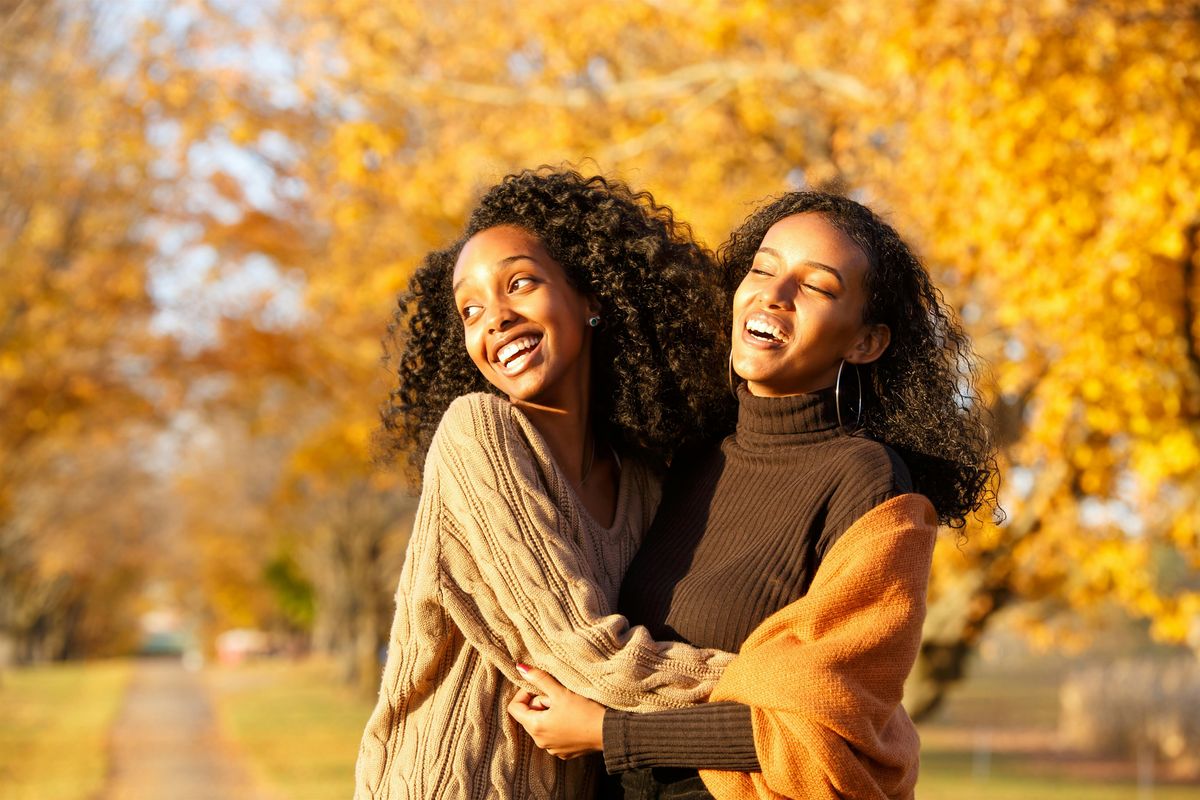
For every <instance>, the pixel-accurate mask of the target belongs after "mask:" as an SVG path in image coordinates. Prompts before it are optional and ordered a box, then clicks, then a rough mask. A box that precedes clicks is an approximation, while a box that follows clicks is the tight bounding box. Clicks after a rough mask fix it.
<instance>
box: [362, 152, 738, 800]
mask: <svg viewBox="0 0 1200 800" xmlns="http://www.w3.org/2000/svg"><path fill="white" fill-rule="evenodd" d="M723 315H724V305H723V303H721V301H720V290H719V287H718V285H717V279H716V273H715V270H714V268H713V266H712V263H711V261H710V259H709V257H708V255H707V254H706V253H705V252H704V251H703V250H702V249H701V248H699V247H698V246H697V245H696V244H695V243H694V242H693V241H692V240H691V238H690V232H689V231H688V230H687V228H686V227H685V226H682V225H680V224H678V223H676V222H675V220H674V219H673V217H672V215H671V213H670V211H669V210H668V209H665V208H662V207H660V206H657V205H656V204H655V203H654V201H653V199H652V198H651V197H650V196H649V195H646V194H634V193H633V192H631V191H630V190H629V189H628V188H627V187H625V186H624V185H622V184H620V183H616V182H610V181H606V180H604V179H602V178H591V179H584V178H583V177H582V176H580V175H579V174H577V173H575V172H571V171H558V172H554V171H546V170H542V171H537V172H523V173H521V174H518V175H512V176H509V177H507V178H505V179H504V181H503V182H501V183H500V184H499V185H497V186H495V187H493V188H492V189H491V190H490V191H488V192H487V193H486V194H485V196H484V197H483V199H482V200H481V201H480V203H479V206H478V207H477V208H476V210H475V211H474V212H473V214H472V215H471V218H470V220H469V221H468V223H467V227H466V231H465V232H464V234H463V236H462V237H461V238H460V239H459V240H458V241H457V242H456V243H455V244H453V245H452V246H451V247H449V248H447V249H445V250H441V251H436V252H433V253H430V254H429V255H428V256H427V257H426V259H425V261H424V263H423V264H422V265H421V266H420V268H419V269H418V270H417V271H416V273H415V274H414V276H413V278H412V281H411V282H410V285H409V291H408V292H407V293H406V294H405V296H404V297H402V298H401V302H400V306H399V309H398V310H397V312H396V317H395V322H394V324H393V326H392V329H391V331H392V334H393V340H394V342H395V344H396V349H395V351H394V355H395V356H396V357H397V358H396V368H397V376H398V382H397V386H396V388H395V389H394V391H393V392H392V395H391V398H390V402H389V404H388V407H387V409H386V410H385V413H384V423H385V431H386V434H387V444H388V445H389V447H390V448H391V452H392V453H393V454H399V453H407V454H409V456H410V460H411V463H412V465H413V466H414V468H415V469H418V470H422V471H423V483H422V491H421V501H420V505H419V509H418V512H417V517H416V521H415V524H414V527H413V532H412V539H411V542H410V544H409V551H408V555H407V559H406V561H405V565H404V569H403V572H402V574H401V578H400V586H399V589H398V591H397V595H396V616H395V621H394V623H393V627H392V633H391V638H390V641H389V647H388V658H387V665H386V667H385V670H384V675H383V681H382V685H381V688H380V694H379V702H378V704H377V706H376V708H375V711H374V713H373V714H372V715H371V718H370V721H369V722H368V725H367V729H366V732H365V733H364V736H363V741H362V746H361V749H360V753H359V759H358V765H357V770H356V772H357V780H356V783H357V786H356V793H355V796H356V798H359V800H365V799H366V798H419V800H429V799H431V798H439V797H446V798H459V797H464V798H465V797H470V798H493V797H495V798H509V797H511V798H579V797H587V796H588V795H589V794H590V792H591V789H592V786H593V785H594V783H595V780H596V764H595V763H594V762H593V761H590V760H580V761H572V762H562V761H559V760H558V759H556V758H554V757H553V756H551V755H549V754H547V753H545V752H543V751H541V750H539V749H538V748H537V747H535V746H534V745H533V743H532V741H531V740H530V739H529V738H528V736H526V735H525V733H524V732H523V731H522V730H521V729H520V728H519V727H518V726H517V724H516V723H515V722H514V721H513V720H512V719H511V718H510V717H509V716H508V714H507V713H506V712H505V707H506V705H507V703H508V702H509V700H510V699H511V698H512V695H513V693H514V691H515V689H514V688H513V682H514V681H516V682H518V683H520V681H521V679H520V675H519V673H518V672H517V670H516V664H518V663H520V662H525V663H536V664H538V665H539V666H545V667H547V668H549V669H551V670H552V671H553V672H554V673H555V674H556V675H557V676H558V677H559V679H560V680H562V682H563V684H564V685H566V686H568V687H569V688H571V689H572V690H574V691H576V692H578V693H580V694H581V695H583V696H586V697H590V698H592V699H594V700H596V701H598V702H601V703H603V704H605V705H607V706H609V707H614V708H621V709H626V710H639V711H646V710H654V709H663V708H673V707H681V706H684V705H688V704H691V703H695V702H699V701H702V700H704V699H705V698H706V697H707V696H708V693H709V692H710V691H711V689H712V687H713V685H714V683H715V681H716V680H717V678H718V677H719V676H720V672H721V669H722V667H723V666H724V665H725V664H726V663H727V662H728V656H727V654H724V653H721V652H719V651H716V650H706V649H698V648H692V647H689V646H685V645H680V644H672V643H659V642H655V641H654V640H652V639H651V638H650V637H649V635H648V633H647V632H646V630H645V629H644V628H640V627H630V626H629V625H628V623H627V622H626V621H625V619H624V618H623V617H619V616H616V615H615V613H614V609H615V606H616V601H617V593H618V590H619V587H620V582H621V579H622V576H623V575H624V572H625V569H626V567H627V566H628V564H629V562H630V559H631V558H632V557H633V554H634V552H635V551H636V550H637V547H638V544H639V542H640V540H641V535H642V532H643V531H644V530H645V529H646V528H647V526H648V524H649V522H650V519H651V517H652V516H653V514H654V511H655V507H656V505H657V502H658V496H659V487H658V480H657V477H656V469H657V468H659V467H661V466H662V465H663V464H664V463H665V462H666V460H667V459H668V458H669V457H670V455H671V454H672V452H673V451H674V449H675V448H676V447H678V446H679V445H681V444H684V443H687V442H689V441H694V440H697V439H699V438H701V437H703V436H704V435H706V434H708V433H710V432H711V431H713V430H716V429H718V428H720V427H721V426H722V424H723V422H724V415H725V414H727V413H728V410H729V409H728V400H727V399H726V397H727V395H725V394H724V390H723V387H722V386H721V384H720V380H719V376H720V375H721V374H722V369H723V366H724V358H725V354H726V352H727V341H725V340H723V337H722V331H723V330H728V329H727V327H726V326H725V325H724V324H723V322H724V320H723V318H722V317H723ZM525 685H526V686H528V684H525Z"/></svg>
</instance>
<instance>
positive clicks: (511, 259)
mask: <svg viewBox="0 0 1200 800" xmlns="http://www.w3.org/2000/svg"><path fill="white" fill-rule="evenodd" d="M521 260H525V261H532V262H533V263H535V264H536V263H537V259H536V258H534V257H533V256H528V255H525V254H524V253H515V254H513V255H511V256H506V257H504V258H502V259H500V260H499V261H497V262H496V266H498V267H507V266H509V265H510V264H512V263H513V262H515V261H521ZM465 280H466V278H459V279H458V280H456V281H455V282H454V285H453V286H451V287H450V293H451V294H453V293H455V292H457V291H458V287H459V286H462V283H463V281H465Z"/></svg>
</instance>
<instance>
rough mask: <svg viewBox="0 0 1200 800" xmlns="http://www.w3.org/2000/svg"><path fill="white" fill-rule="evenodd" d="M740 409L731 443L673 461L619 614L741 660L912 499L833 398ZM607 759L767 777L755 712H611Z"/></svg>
mask: <svg viewBox="0 0 1200 800" xmlns="http://www.w3.org/2000/svg"><path fill="white" fill-rule="evenodd" d="M738 400H739V409H738V424H737V430H736V432H735V433H734V434H733V435H732V436H729V437H727V438H726V439H725V440H724V441H723V442H721V444H720V446H719V447H716V448H712V447H710V448H708V449H707V450H703V451H699V452H694V453H682V454H680V455H679V456H677V457H676V460H675V462H674V463H673V464H672V467H671V471H670V474H669V475H668V476H667V481H666V484H665V485H664V487H663V500H662V504H661V505H660V506H659V509H658V513H657V515H656V516H655V519H654V523H653V525H652V526H651V528H650V531H649V532H648V533H647V535H646V538H645V540H644V541H643V543H642V546H641V548H640V549H639V550H638V553H637V555H636V556H635V557H634V559H633V562H632V564H631V565H630V568H629V571H628V572H627V573H626V574H625V579H624V581H623V582H622V584H621V596H620V601H619V610H620V612H621V613H622V614H624V615H625V616H626V617H627V618H628V619H629V620H630V621H631V622H634V623H637V624H642V625H645V626H646V627H647V628H649V630H650V632H651V633H652V634H653V636H654V637H655V638H656V639H659V640H663V639H675V640H679V641H684V642H688V643H690V644H692V645H695V646H698V647H713V648H719V649H722V650H729V651H734V652H736V651H737V650H738V649H739V648H740V647H741V645H742V642H744V641H745V639H746V637H747V636H749V635H750V632H751V631H753V630H754V629H755V628H756V627H758V625H759V623H760V622H762V621H763V620H764V619H766V618H767V617H768V616H770V615H771V614H773V613H775V612H776V611H778V610H780V609H781V608H783V607H784V606H786V605H788V604H790V603H791V602H792V601H794V600H796V599H798V598H800V597H802V596H803V595H804V594H805V593H806V592H807V591H808V587H809V584H810V583H812V579H813V576H814V575H815V574H816V571H817V568H818V567H819V566H820V564H821V560H822V558H823V557H824V555H825V553H827V552H828V550H829V548H830V547H831V546H832V545H833V543H834V542H835V541H837V539H838V537H839V536H841V535H842V534H843V533H844V532H845V531H846V530H847V529H848V528H849V527H850V526H851V525H852V524H853V523H854V522H855V520H857V519H858V518H859V517H861V516H862V515H863V514H864V513H866V512H867V511H869V510H870V509H872V508H874V507H875V506H877V505H879V504H880V503H882V502H884V501H885V500H888V499H889V498H891V497H894V496H896V495H897V494H903V493H905V492H909V491H912V485H911V484H912V481H911V478H910V477H909V473H908V469H907V468H906V467H905V465H904V462H903V461H901V460H900V458H899V456H897V455H896V453H895V452H893V451H892V450H891V449H890V448H888V447H887V446H885V445H883V444H881V443H879V442H876V441H874V440H872V439H867V438H864V437H862V436H853V435H848V434H847V433H846V432H845V431H844V429H842V428H840V427H839V426H838V421H837V411H836V409H835V407H834V405H833V392H832V390H825V391H821V392H816V393H813V394H808V395H798V396H794V397H783V398H763V397H755V396H753V395H751V394H750V393H749V392H747V391H746V389H745V387H744V386H743V387H741V389H740V391H739V394H738ZM604 759H605V765H606V767H607V769H608V771H609V772H619V771H625V770H630V769H637V768H641V767H652V766H658V767H687V768H698V767H708V768H712V769H725V770H733V771H740V772H753V771H758V769H759V766H758V758H757V756H756V755H755V751H754V739H753V732H752V729H751V725H750V709H749V708H748V707H746V706H742V705H739V704H736V703H709V704H704V705H700V706H694V707H691V708H686V709H681V710H676V711H667V712H658V713H651V714H629V713H623V712H615V711H610V712H608V713H607V714H606V715H605V720H604ZM687 774H689V773H682V774H680V773H675V774H674V775H673V776H671V778H670V779H675V778H679V777H683V776H684V775H687ZM690 775H693V776H694V775H695V772H694V771H691V772H690ZM663 777H664V778H666V777H667V776H663Z"/></svg>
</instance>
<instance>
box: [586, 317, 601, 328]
mask: <svg viewBox="0 0 1200 800" xmlns="http://www.w3.org/2000/svg"><path fill="white" fill-rule="evenodd" d="M588 327H589V328H599V327H600V315H599V314H592V315H591V316H590V317H588Z"/></svg>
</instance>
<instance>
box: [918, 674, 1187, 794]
mask: <svg viewBox="0 0 1200 800" xmlns="http://www.w3.org/2000/svg"><path fill="white" fill-rule="evenodd" d="M1070 667H1071V663H1070V662H1069V661H1067V660H1066V659H1064V658H1061V657H1053V656H1048V657H1038V656H1028V657H1025V658H1023V659H1020V660H1019V661H1017V662H1015V663H1013V662H1011V661H1010V662H1009V663H1006V664H1003V665H998V666H997V665H987V664H977V665H976V667H975V668H974V669H973V670H972V672H971V674H970V677H969V679H968V680H967V681H966V682H965V683H963V684H962V685H961V686H959V687H956V688H955V690H954V691H953V692H952V693H951V695H950V696H949V698H948V700H947V701H946V704H945V706H944V707H943V708H942V709H940V710H939V711H938V713H937V714H936V715H935V716H934V717H932V718H931V719H929V720H928V721H926V722H924V723H923V724H921V725H920V726H918V727H919V729H920V732H921V778H920V782H919V783H918V784H917V797H918V798H920V800H952V799H953V800H962V799H963V798H967V799H968V800H1197V799H1198V798H1200V785H1197V784H1195V783H1192V784H1191V785H1183V784H1181V783H1178V782H1175V783H1171V782H1167V781H1164V780H1163V778H1164V775H1163V770H1162V768H1161V767H1160V768H1158V770H1157V775H1155V776H1154V777H1156V778H1157V779H1158V780H1157V781H1153V780H1148V781H1147V782H1146V783H1147V785H1146V786H1144V787H1139V786H1138V767H1137V764H1135V763H1132V762H1130V761H1128V760H1124V761H1122V760H1116V759H1109V760H1105V759H1100V758H1089V757H1087V756H1084V755H1080V754H1077V753H1072V752H1070V751H1068V750H1066V749H1065V748H1063V747H1062V746H1061V743H1060V741H1059V737H1058V735H1057V726H1058V686H1059V683H1060V681H1061V680H1062V677H1063V675H1064V674H1065V673H1066V671H1067V670H1068V669H1070ZM1144 768H1145V769H1146V770H1147V771H1149V770H1151V769H1153V767H1152V766H1151V765H1148V764H1147V765H1145V767H1144ZM1147 777H1150V775H1149V774H1148V775H1147Z"/></svg>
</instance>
